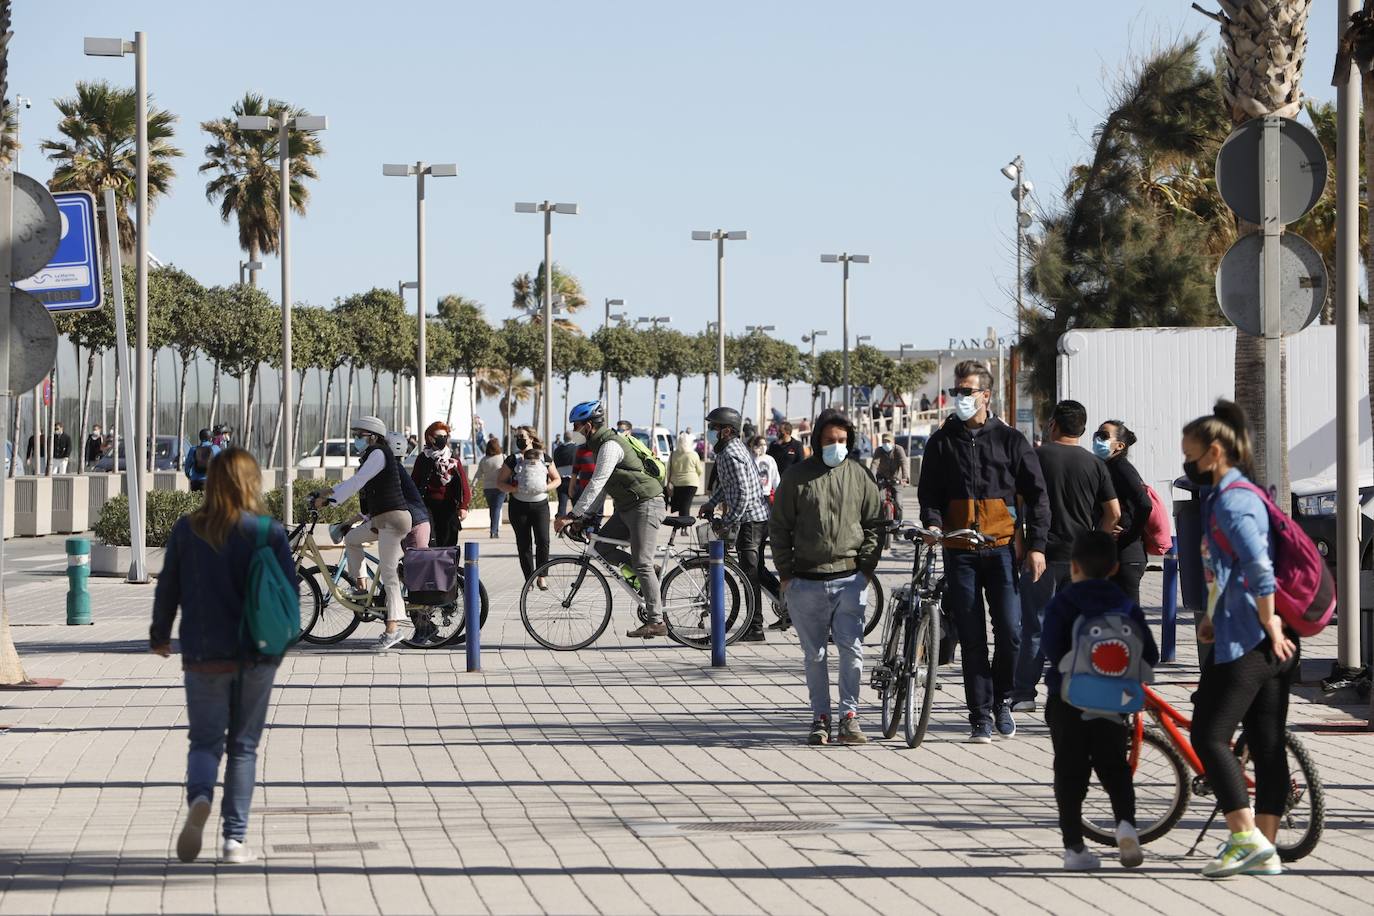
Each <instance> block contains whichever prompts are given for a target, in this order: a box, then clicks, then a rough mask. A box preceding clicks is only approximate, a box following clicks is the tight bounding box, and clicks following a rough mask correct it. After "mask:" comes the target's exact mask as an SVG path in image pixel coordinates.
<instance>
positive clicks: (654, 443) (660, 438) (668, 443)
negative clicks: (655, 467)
mask: <svg viewBox="0 0 1374 916" xmlns="http://www.w3.org/2000/svg"><path fill="white" fill-rule="evenodd" d="M630 432H631V434H632V435H633V436H634V437H635V438H636V439H638V440H639V441H640V442H643V443H644V444H645V445H646V446H648V447H649V451H651V452H653V453H654V454H655V455H657V456H658V459H659V460H660V461H662V462H663V466H664V467H667V466H668V456H669V455H671V454H672V453H673V445H674V440H673V434H672V433H670V432H668V430H667V428H666V427H663V426H655V427H654V431H653V435H650V434H649V430H648V429H647V428H645V427H642V426H636V427H635V428H634V429H632V430H631V431H630Z"/></svg>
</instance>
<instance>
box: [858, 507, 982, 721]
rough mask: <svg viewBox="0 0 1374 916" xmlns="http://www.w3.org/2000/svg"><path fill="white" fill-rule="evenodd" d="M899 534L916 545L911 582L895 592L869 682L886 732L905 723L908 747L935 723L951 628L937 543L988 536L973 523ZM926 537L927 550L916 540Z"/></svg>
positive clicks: (962, 542) (917, 528)
mask: <svg viewBox="0 0 1374 916" xmlns="http://www.w3.org/2000/svg"><path fill="white" fill-rule="evenodd" d="M900 537H902V538H903V539H904V540H906V541H908V542H911V543H913V544H916V555H915V558H914V559H913V561H912V564H911V582H910V584H908V585H904V586H902V587H901V588H900V589H898V590H897V591H896V592H895V593H894V594H893V602H892V613H891V614H889V615H888V618H887V622H886V623H885V624H884V625H883V638H882V642H881V645H882V647H883V649H882V653H883V654H882V657H881V659H880V660H879V662H878V664H877V665H875V666H874V668H873V671H872V673H871V675H870V680H869V684H870V686H871V687H872V688H873V689H874V690H876V691H878V695H879V697H881V700H882V728H883V737H884V738H892V737H894V736H895V735H896V734H897V729H898V728H902V729H903V736H904V737H905V738H906V743H907V746H908V747H912V748H914V747H918V746H920V744H921V742H922V741H923V740H924V739H925V735H926V729H927V727H929V725H930V710H931V707H932V706H933V705H934V702H935V691H936V690H938V689H939V686H940V685H939V678H938V672H939V667H940V664H941V661H942V659H941V658H940V638H941V633H942V631H943V630H945V629H946V627H945V620H944V591H945V578H944V575H943V570H938V571H937V563H936V560H937V556H938V554H939V551H938V550H936V546H935V545H941V546H943V545H944V544H945V543H947V542H950V541H958V542H959V545H960V546H967V545H968V544H969V543H970V542H973V543H975V544H980V543H987V542H989V539H988V538H987V537H986V536H985V535H982V534H979V533H978V532H977V531H974V530H972V529H970V528H963V529H960V530H958V531H951V532H948V533H944V532H939V531H934V530H931V529H928V528H922V527H920V526H919V525H904V526H902V528H901V529H900ZM927 538H928V539H930V540H933V541H934V542H935V545H930V546H926V547H925V549H924V551H923V550H922V549H921V546H922V545H921V544H917V542H918V541H923V540H924V539H927ZM948 660H949V659H944V661H948Z"/></svg>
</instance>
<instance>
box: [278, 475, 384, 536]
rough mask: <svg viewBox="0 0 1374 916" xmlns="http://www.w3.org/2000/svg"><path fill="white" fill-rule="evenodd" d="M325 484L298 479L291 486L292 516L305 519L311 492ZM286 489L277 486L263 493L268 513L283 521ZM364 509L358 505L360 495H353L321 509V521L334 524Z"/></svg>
mask: <svg viewBox="0 0 1374 916" xmlns="http://www.w3.org/2000/svg"><path fill="white" fill-rule="evenodd" d="M323 486H325V483H324V481H320V480H297V481H296V482H295V483H294V484H292V487H291V496H292V499H291V503H292V506H293V507H294V508H293V511H292V515H291V517H292V518H293V519H295V520H296V522H297V523H300V522H302V521H304V520H305V512H306V503H307V502H308V501H309V498H310V493H311V492H312V491H313V490H315V489H316V488H317V487H323ZM285 497H286V490H285V489H282V488H280V487H279V488H277V489H275V490H268V491H267V492H266V493H264V494H263V495H262V501H263V505H264V506H265V507H266V509H267V514H268V515H270V516H272V517H273V518H275V519H276V520H277V521H282V520H283V519H284V518H285V516H284V515H282V508H283V507H284V506H285V505H286V498H285ZM361 511H362V509H361V507H360V506H359V505H358V497H356V496H352V497H349V498H348V499H346V500H344V501H343V502H342V503H340V504H339V505H337V506H326V507H325V508H323V509H321V510H320V522H321V523H322V524H326V525H332V524H333V523H335V522H344V521H348V520H349V519H350V518H353V517H354V516H355V515H358V514H359V513H360V512H361Z"/></svg>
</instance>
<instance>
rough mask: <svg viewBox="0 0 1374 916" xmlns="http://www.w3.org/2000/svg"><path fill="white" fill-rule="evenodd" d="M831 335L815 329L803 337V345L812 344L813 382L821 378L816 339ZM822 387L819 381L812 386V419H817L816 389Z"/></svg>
mask: <svg viewBox="0 0 1374 916" xmlns="http://www.w3.org/2000/svg"><path fill="white" fill-rule="evenodd" d="M829 334H830V332H829V331H822V330H819V329H815V328H813V329H812V330H811V333H810V334H803V335H802V343H809V344H811V377H812V379H813V380H814V379H818V378H819V372H818V367H817V366H816V338H817V337H827V336H829ZM820 387H821V386H820V383H819V382H817V381H813V382H812V384H811V419H815V417H816V389H818V388H820Z"/></svg>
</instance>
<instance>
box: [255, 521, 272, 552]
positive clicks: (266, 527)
mask: <svg viewBox="0 0 1374 916" xmlns="http://www.w3.org/2000/svg"><path fill="white" fill-rule="evenodd" d="M271 530H272V516H270V515H259V516H258V543H257V546H258V547H266V546H267V535H268V532H270V531H271Z"/></svg>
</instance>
